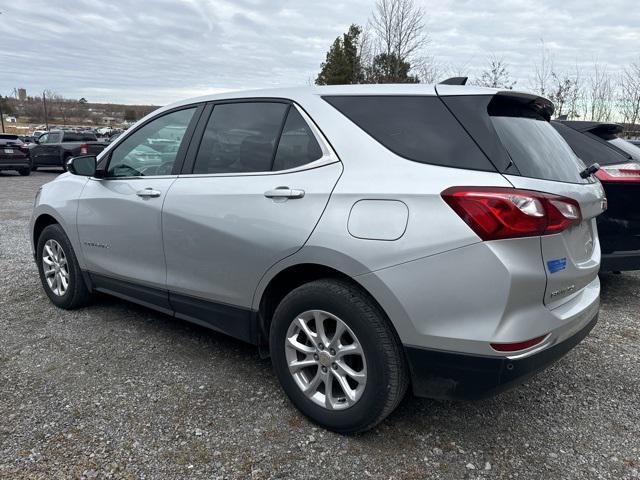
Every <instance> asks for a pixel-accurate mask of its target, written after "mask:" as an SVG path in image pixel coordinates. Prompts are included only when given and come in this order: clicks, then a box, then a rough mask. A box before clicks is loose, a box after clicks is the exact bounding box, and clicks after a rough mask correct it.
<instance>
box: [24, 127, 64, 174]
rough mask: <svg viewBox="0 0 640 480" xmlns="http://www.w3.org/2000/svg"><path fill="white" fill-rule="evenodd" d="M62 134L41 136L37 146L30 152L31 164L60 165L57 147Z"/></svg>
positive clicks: (53, 133) (51, 133)
mask: <svg viewBox="0 0 640 480" xmlns="http://www.w3.org/2000/svg"><path fill="white" fill-rule="evenodd" d="M61 140H62V132H49V133H45V134H44V135H41V136H40V138H39V139H38V142H39V144H38V145H36V146H35V147H34V148H33V149H32V150H31V158H32V159H33V163H34V164H35V165H39V166H47V165H56V166H57V165H60V150H59V145H60V141H61Z"/></svg>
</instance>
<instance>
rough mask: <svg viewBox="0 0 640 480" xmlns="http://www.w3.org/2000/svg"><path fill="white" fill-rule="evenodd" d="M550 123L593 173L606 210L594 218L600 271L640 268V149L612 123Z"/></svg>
mask: <svg viewBox="0 0 640 480" xmlns="http://www.w3.org/2000/svg"><path fill="white" fill-rule="evenodd" d="M551 124H552V125H553V126H554V127H555V129H556V130H557V131H558V133H560V135H562V137H563V138H564V139H565V140H566V142H567V143H568V144H569V145H570V146H571V148H572V149H573V150H574V151H575V152H576V154H577V155H578V157H580V159H581V160H582V161H583V162H584V163H585V164H586V165H587V166H591V165H593V164H594V163H597V164H599V165H600V170H598V171H597V172H596V176H597V177H598V179H599V180H600V182H602V186H603V187H604V190H605V193H606V195H607V201H608V204H609V205H608V209H607V210H606V211H605V212H604V213H603V214H602V215H600V216H599V217H598V219H597V222H598V234H599V237H600V246H601V249H602V264H601V270H603V271H623V270H639V269H640V148H638V147H637V146H635V145H633V144H632V143H631V142H628V141H627V140H624V139H622V138H620V137H619V136H618V135H619V134H620V133H622V127H621V126H620V125H617V124H615V123H603V122H579V121H553V122H551Z"/></svg>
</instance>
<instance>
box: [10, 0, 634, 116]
mask: <svg viewBox="0 0 640 480" xmlns="http://www.w3.org/2000/svg"><path fill="white" fill-rule="evenodd" d="M418 3H421V4H422V5H423V6H424V8H425V10H426V11H427V13H428V28H429V32H430V37H431V45H430V47H429V53H430V54H431V55H434V56H435V57H436V58H437V59H438V61H439V62H441V63H443V64H447V65H452V66H458V67H459V66H464V68H465V69H466V70H469V72H470V73H471V74H472V75H477V74H479V72H480V71H481V69H482V68H483V66H484V65H485V64H486V63H487V59H488V58H489V56H490V55H493V54H495V55H496V56H498V57H502V58H504V60H505V61H506V62H507V63H508V65H509V67H510V70H511V72H512V76H513V77H514V78H516V79H517V80H518V86H521V85H525V84H526V82H527V77H528V76H529V75H530V73H531V71H532V62H533V60H534V59H535V58H536V56H537V55H539V52H540V39H542V38H544V40H545V45H546V46H547V48H549V49H550V50H551V51H552V53H553V55H554V57H555V63H556V65H559V66H561V67H562V68H567V69H572V68H575V66H576V65H578V66H582V67H584V68H586V67H587V66H588V65H589V64H590V63H592V62H593V60H594V59H596V58H597V59H598V60H599V61H600V62H601V63H603V64H605V65H607V67H608V68H609V69H610V71H612V72H615V71H617V70H620V69H621V68H622V67H623V66H624V65H626V64H628V63H630V62H631V61H633V60H634V56H637V55H638V50H637V45H638V44H639V41H640V28H638V25H640V9H638V8H636V5H635V2H632V1H631V0H610V1H609V2H608V3H607V7H606V8H603V6H602V3H601V2H595V1H590V2H588V1H577V0H565V1H564V2H557V1H556V0H539V1H536V2H533V1H526V0H511V1H506V0H496V1H493V2H486V1H485V0H441V1H435V0H430V1H426V0H425V1H423V2H418ZM372 8H373V0H352V1H340V0H337V1H334V2H301V1H295V0H181V1H175V0H156V1H153V2H132V1H125V0H110V1H108V2H104V1H101V0H66V1H65V2H50V1H48V0H28V1H27V0H24V1H20V2H16V1H14V2H11V3H10V4H8V5H5V6H3V7H2V9H1V10H2V15H0V36H1V38H2V41H1V42H0V94H3V95H7V94H9V93H10V92H11V90H12V89H13V88H14V87H21V86H24V87H26V88H27V90H28V91H29V92H33V93H35V92H40V91H42V90H44V89H51V90H54V91H56V92H59V93H61V94H63V95H65V96H69V97H76V98H78V97H81V96H84V97H86V98H88V99H90V100H92V101H119V102H127V103H155V104H164V103H168V102H171V101H174V100H177V99H180V98H184V97H185V96H191V95H200V94H204V93H208V92H220V91H224V90H228V89H242V88H261V87H270V86H284V85H301V84H306V83H308V82H309V81H310V80H313V78H315V75H316V74H317V72H318V69H319V65H320V63H321V62H322V61H323V60H324V57H325V54H326V50H327V48H328V47H329V45H330V44H331V43H332V41H333V39H334V38H335V37H336V36H338V35H340V34H341V33H342V32H344V31H345V30H346V29H347V28H348V26H349V25H350V24H351V23H358V24H360V25H363V24H365V23H366V20H367V18H368V16H369V14H370V12H371V10H372Z"/></svg>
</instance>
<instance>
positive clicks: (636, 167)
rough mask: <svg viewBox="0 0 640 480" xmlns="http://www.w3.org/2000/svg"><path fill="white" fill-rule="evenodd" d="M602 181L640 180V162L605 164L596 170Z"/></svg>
mask: <svg viewBox="0 0 640 480" xmlns="http://www.w3.org/2000/svg"><path fill="white" fill-rule="evenodd" d="M596 177H598V179H599V180H600V181H602V182H640V163H634V162H630V163H621V164H617V165H604V166H601V167H600V170H598V171H597V172H596Z"/></svg>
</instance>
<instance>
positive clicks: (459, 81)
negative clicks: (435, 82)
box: [440, 77, 469, 85]
mask: <svg viewBox="0 0 640 480" xmlns="http://www.w3.org/2000/svg"><path fill="white" fill-rule="evenodd" d="M467 80H469V77H451V78H447V79H446V80H443V81H441V82H440V85H466V84H467Z"/></svg>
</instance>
